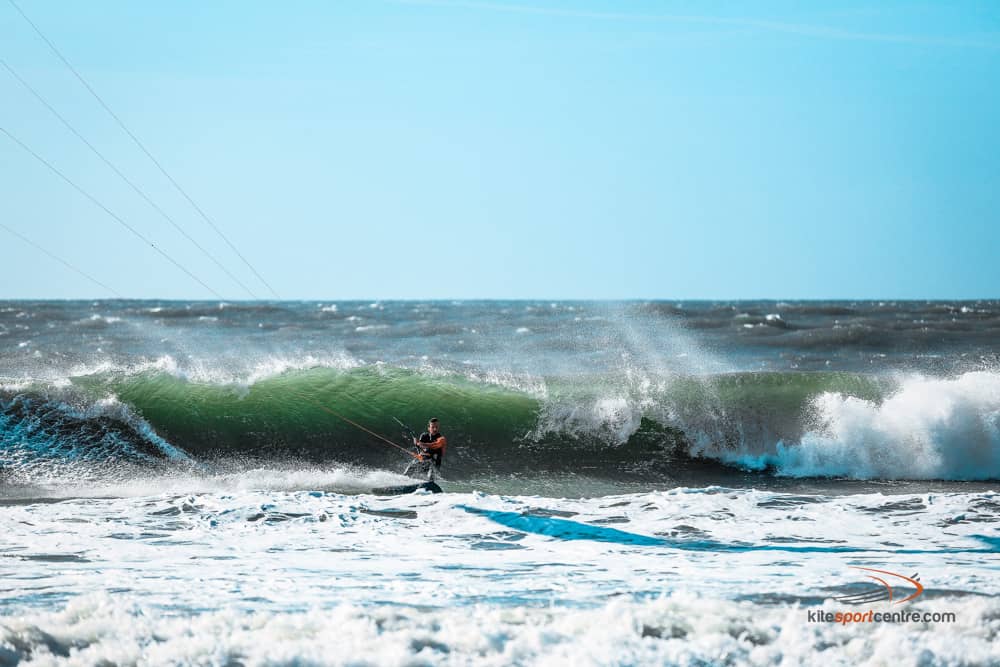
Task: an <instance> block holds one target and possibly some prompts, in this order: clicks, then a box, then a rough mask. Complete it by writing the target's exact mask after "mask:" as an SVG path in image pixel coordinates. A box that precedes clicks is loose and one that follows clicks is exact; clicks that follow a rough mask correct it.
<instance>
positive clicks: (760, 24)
mask: <svg viewBox="0 0 1000 667" xmlns="http://www.w3.org/2000/svg"><path fill="white" fill-rule="evenodd" d="M396 1H397V2H399V3H401V4H406V5H414V6H424V7H453V8H456V9H473V10H483V11H493V12H507V13H515V14H534V15H538V16H559V17H567V18H584V19H597V20H605V21H650V22H662V23H688V24H698V25H717V26H727V27H734V26H735V27H741V28H755V29H758V30H767V31H770V32H780V33H786V34H791V35H801V36H803V37H818V38H821V39H835V40H843V41H861V42H887V43H894V44H918V45H928V46H957V47H971V48H983V49H998V48H1000V43H997V42H991V41H981V40H969V39H950V38H938V37H928V36H925V35H907V34H892V33H875V32H857V31H853V30H842V29H840V28H832V27H829V26H823V25H810V24H804V23H786V22H782V21H769V20H764V19H752V18H725V17H718V16H699V15H689V14H634V13H629V12H602V11H590V10H577V9H559V8H554V7H538V6H533V5H513V4H506V3H500V2H470V1H463V0H454V1H453V0H396Z"/></svg>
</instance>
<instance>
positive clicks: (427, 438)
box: [417, 431, 448, 468]
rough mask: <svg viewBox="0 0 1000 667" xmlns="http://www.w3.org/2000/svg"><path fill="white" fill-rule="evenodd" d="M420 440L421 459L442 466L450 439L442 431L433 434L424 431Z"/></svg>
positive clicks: (436, 466)
mask: <svg viewBox="0 0 1000 667" xmlns="http://www.w3.org/2000/svg"><path fill="white" fill-rule="evenodd" d="M418 441H419V444H418V445H417V447H419V448H420V460H421V461H430V462H431V463H433V464H434V467H435V468H440V467H441V461H442V459H444V452H445V450H446V449H447V448H448V439H447V438H446V437H444V436H443V435H441V434H440V433H435V434H434V435H431V434H430V433H429V432H427V431H424V432H423V433H421V434H420V438H418Z"/></svg>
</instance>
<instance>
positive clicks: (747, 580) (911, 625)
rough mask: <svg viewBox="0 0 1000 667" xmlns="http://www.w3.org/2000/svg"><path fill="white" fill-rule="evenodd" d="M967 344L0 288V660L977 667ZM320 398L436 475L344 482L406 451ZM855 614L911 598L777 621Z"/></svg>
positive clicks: (987, 355) (998, 514)
mask: <svg viewBox="0 0 1000 667" xmlns="http://www.w3.org/2000/svg"><path fill="white" fill-rule="evenodd" d="M998 336H1000V303H997V302H993V301H978V302H954V303H952V302H947V303H946V302H891V301H887V302H856V303H854V302H787V303H786V302H773V301H771V302H683V303H682V302H627V303H592V302H524V301H516V302H427V303H419V302H374V303H373V302H337V303H331V302H322V303H318V302H295V303H291V302H274V303H220V302H211V303H207V302H155V301H96V302H90V301H88V302H23V301H17V302H0V529H2V532H3V538H2V539H0V575H2V582H3V584H2V586H0V590H2V593H0V665H7V664H10V665H21V664H23V665H57V664H77V665H92V664H98V663H102V664H118V665H132V664H136V665H139V664H212V665H215V664H218V665H235V664H245V665H264V664H378V665H382V664H385V665H409V664H453V665H465V664H496V665H507V664H594V665H609V664H614V665H633V664H683V665H688V664H762V665H765V664H766V665H778V664H802V663H805V662H808V661H810V660H814V659H815V658H816V656H821V657H822V659H823V662H824V664H890V663H892V664H955V665H975V664H993V663H997V662H998V661H1000V649H997V648H996V646H997V645H1000V642H998V641H997V635H998V633H1000V597H998V596H1000V584H998V583H997V581H998V580H997V578H996V576H995V575H996V572H997V569H998V568H1000V532H998V531H997V528H996V526H997V523H998V522H1000V484H998V480H1000V363H998V357H997V349H996V341H997V340H1000V338H998ZM324 408H328V409H329V410H334V411H336V413H337V414H338V415H342V416H344V417H347V418H348V419H350V420H351V421H354V422H357V423H359V424H363V425H364V426H365V427H366V428H369V429H371V430H373V431H375V432H377V433H380V434H382V435H385V436H386V437H387V438H389V439H390V440H393V441H395V442H398V443H400V444H403V443H404V440H403V438H402V434H401V433H400V432H399V431H400V429H399V428H398V426H397V425H396V424H395V422H394V421H393V419H392V418H393V417H396V418H399V419H400V420H402V421H403V422H404V423H407V424H410V425H412V426H413V427H414V428H417V427H421V426H423V424H424V423H425V422H426V420H427V419H428V418H429V417H432V416H434V417H438V418H439V419H440V420H441V423H442V430H443V431H444V432H445V433H446V435H447V436H448V440H449V449H448V455H447V458H446V461H445V465H444V467H443V469H442V479H441V480H440V483H441V485H442V487H443V488H444V490H445V493H443V494H431V493H427V492H419V491H418V492H416V493H412V494H406V495H396V496H381V495H376V494H374V493H373V490H375V489H378V488H380V487H385V486H391V485H395V484H400V483H405V482H406V481H407V480H406V478H404V477H402V476H401V475H400V472H401V471H402V469H403V468H404V467H405V465H406V456H405V455H404V454H402V453H401V452H400V451H398V450H397V449H395V448H393V447H390V446H388V445H387V444H385V443H382V442H380V441H378V440H377V439H375V438H373V437H371V436H369V435H367V434H366V433H364V432H362V431H360V430H359V429H357V428H355V427H354V426H352V425H351V424H349V423H347V422H345V421H344V420H343V419H340V418H338V417H337V416H335V415H333V414H331V413H330V412H329V410H325V409H324ZM858 568H869V569H868V570H859V569H858ZM871 570H876V571H878V572H883V574H879V575H878V577H880V578H881V579H883V580H886V583H887V585H891V586H892V590H893V594H892V595H893V596H892V597H891V598H889V599H878V600H874V601H872V602H870V603H868V604H866V605H863V606H857V605H852V604H850V601H849V600H850V596H851V595H856V594H863V595H868V594H869V592H870V591H872V590H875V591H876V592H877V591H878V590H879V586H880V584H878V583H877V582H875V581H874V580H873V579H871V578H869V577H868V575H867V574H866V572H867V573H868V574H870V573H871ZM885 572H888V573H889V574H884V573H885ZM893 577H896V578H893ZM914 582H917V583H914ZM917 584H919V588H920V590H919V591H918V590H917ZM914 594H916V597H914V598H913V599H912V600H908V601H906V602H902V603H901V601H902V600H903V599H905V598H907V597H909V596H910V595H914ZM872 595H874V593H872ZM869 609H875V610H880V611H892V610H897V611H898V610H905V611H908V612H913V613H915V614H927V617H926V620H918V621H914V622H908V623H880V624H872V623H832V622H831V623H822V622H814V621H810V620H809V616H808V614H809V612H810V611H817V610H825V611H830V612H831V613H837V612H844V611H856V610H869ZM949 614H950V615H951V616H948V620H940V619H939V618H938V616H937V615H945V616H947V615H949Z"/></svg>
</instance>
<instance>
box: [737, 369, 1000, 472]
mask: <svg viewBox="0 0 1000 667" xmlns="http://www.w3.org/2000/svg"><path fill="white" fill-rule="evenodd" d="M811 407H812V412H813V423H814V427H813V428H812V429H810V430H809V431H807V432H806V433H805V435H804V436H803V437H802V439H801V442H799V443H797V444H787V445H786V444H779V445H778V446H777V447H776V449H775V451H774V452H766V453H762V454H754V453H751V452H745V453H735V454H730V455H726V454H720V457H722V458H728V459H729V460H732V461H735V462H738V463H741V464H743V465H747V466H749V467H762V466H764V465H771V466H774V467H776V468H777V470H778V471H779V472H780V473H782V474H786V475H793V476H814V475H836V476H846V477H856V478H861V479H869V478H882V479H998V478H1000V374H998V373H996V372H988V371H978V372H971V373H965V374H963V375H960V376H958V377H955V378H950V379H941V378H928V377H923V376H912V377H908V378H905V379H903V380H901V381H900V383H899V388H898V390H897V391H896V392H895V393H894V394H892V395H891V396H889V397H888V398H886V399H885V400H884V401H882V402H880V403H879V402H875V401H869V400H864V399H860V398H855V397H851V396H845V395H843V394H839V393H833V392H827V393H823V394H821V395H819V396H818V397H816V398H815V399H814V400H813V402H812V406H811Z"/></svg>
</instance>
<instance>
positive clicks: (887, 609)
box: [807, 565, 956, 625]
mask: <svg viewBox="0 0 1000 667" xmlns="http://www.w3.org/2000/svg"><path fill="white" fill-rule="evenodd" d="M851 569H852V570H860V571H863V572H865V576H866V577H867V578H868V579H869V580H870V581H865V582H861V583H859V584H856V585H853V586H851V588H852V589H857V590H852V591H851V592H850V593H847V594H845V595H839V596H837V597H835V598H833V599H834V600H836V601H837V602H840V603H842V604H846V605H851V606H861V605H877V606H879V607H880V608H879V609H878V610H876V609H875V608H874V607H873V608H869V609H865V610H861V609H858V610H854V611H827V610H825V609H818V610H810V611H808V612H807V620H808V622H809V623H838V624H841V625H847V624H849V623H954V622H955V620H956V618H955V613H954V612H950V611H945V612H930V611H913V610H910V609H905V608H904V609H898V608H897V607H899V606H900V605H905V604H906V603H908V602H911V601H913V600H916V599H917V598H919V597H920V596H921V595H922V594H923V592H924V586H923V584H921V583H920V576H919V575H917V574H912V575H910V576H909V577H907V576H905V575H902V574H898V573H896V572H890V571H888V570H878V569H875V568H871V567H859V566H855V565H852V566H851Z"/></svg>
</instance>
